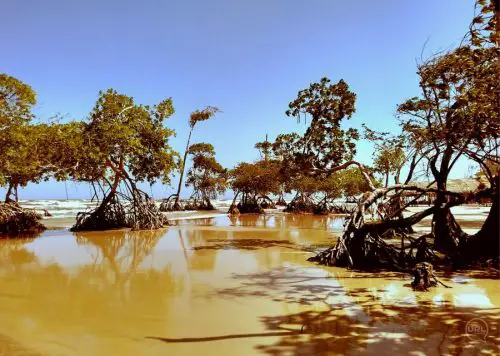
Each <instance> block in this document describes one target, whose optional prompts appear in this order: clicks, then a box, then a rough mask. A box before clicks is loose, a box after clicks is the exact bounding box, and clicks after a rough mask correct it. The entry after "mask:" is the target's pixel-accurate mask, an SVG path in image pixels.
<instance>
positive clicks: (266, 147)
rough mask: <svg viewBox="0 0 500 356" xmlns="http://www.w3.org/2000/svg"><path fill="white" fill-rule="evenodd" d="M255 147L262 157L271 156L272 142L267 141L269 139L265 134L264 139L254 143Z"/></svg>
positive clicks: (267, 157)
mask: <svg viewBox="0 0 500 356" xmlns="http://www.w3.org/2000/svg"><path fill="white" fill-rule="evenodd" d="M255 148H256V149H257V150H258V151H259V153H260V156H261V158H262V159H264V160H268V159H269V158H271V153H272V148H273V144H272V143H271V142H269V140H268V139H267V135H266V139H265V140H264V141H262V142H257V143H256V144H255Z"/></svg>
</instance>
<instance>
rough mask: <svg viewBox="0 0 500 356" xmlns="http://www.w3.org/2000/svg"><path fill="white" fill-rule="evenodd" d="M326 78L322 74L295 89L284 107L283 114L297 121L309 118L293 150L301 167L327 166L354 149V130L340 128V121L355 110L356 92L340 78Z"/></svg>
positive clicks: (348, 158) (348, 155)
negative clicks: (291, 99)
mask: <svg viewBox="0 0 500 356" xmlns="http://www.w3.org/2000/svg"><path fill="white" fill-rule="evenodd" d="M330 82H331V81H330V79H328V78H322V79H321V80H320V82H319V83H312V84H311V85H310V86H309V88H307V89H304V90H301V91H299V93H298V95H297V98H296V99H295V100H293V101H292V102H290V104H289V110H287V111H286V115H287V116H293V117H296V118H297V120H299V121H300V120H301V119H304V120H305V119H307V117H310V118H311V123H310V125H309V127H308V128H307V130H306V132H305V134H304V136H303V137H302V139H301V140H300V141H299V142H298V144H299V145H298V147H297V148H298V149H296V150H294V151H293V159H294V161H295V162H296V164H297V165H299V166H302V167H303V169H307V170H311V169H316V170H328V169H331V168H333V167H335V166H338V165H339V164H341V163H342V162H343V161H347V160H350V159H352V158H353V157H354V155H355V153H356V145H355V141H356V140H357V139H358V138H359V134H358V131H357V130H356V129H353V128H349V129H347V130H343V129H342V128H341V122H342V121H343V120H347V119H350V118H351V116H352V115H353V114H354V112H355V102H356V94H354V93H353V92H351V91H350V90H349V86H348V85H347V83H345V82H344V81H343V80H340V81H339V82H338V83H336V84H330Z"/></svg>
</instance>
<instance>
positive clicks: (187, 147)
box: [174, 128, 193, 210]
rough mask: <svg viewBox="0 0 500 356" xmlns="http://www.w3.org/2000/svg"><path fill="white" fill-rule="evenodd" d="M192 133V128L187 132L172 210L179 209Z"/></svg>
mask: <svg viewBox="0 0 500 356" xmlns="http://www.w3.org/2000/svg"><path fill="white" fill-rule="evenodd" d="M192 133H193V128H191V130H189V136H188V140H187V144H186V150H185V151H184V158H183V159H182V166H181V176H180V177H179V185H178V186H177V196H176V197H175V203H174V210H179V209H180V204H179V200H180V198H181V188H182V179H183V178H184V169H185V168H186V160H187V155H188V151H189V142H190V141H191V134H192Z"/></svg>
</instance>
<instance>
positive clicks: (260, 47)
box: [0, 0, 473, 199]
mask: <svg viewBox="0 0 500 356" xmlns="http://www.w3.org/2000/svg"><path fill="white" fill-rule="evenodd" d="M1 12H2V13H1V15H0V18H1V20H0V33H1V35H0V36H1V43H2V45H1V46H0V72H5V73H8V74H9V75H12V76H14V77H17V78H19V79H21V80H22V81H24V82H26V83H28V84H30V85H31V86H32V87H33V88H34V89H35V90H36V92H37V93H38V105H37V107H36V111H35V112H36V114H37V115H38V116H39V117H40V118H47V117H49V116H51V115H53V114H55V113H61V114H65V115H66V116H67V117H68V118H71V119H76V120H81V119H85V117H86V116H87V114H88V113H89V111H90V110H91V108H92V106H93V104H94V102H95V100H96V98H97V93H98V91H99V90H103V89H107V88H114V89H116V90H118V91H120V92H123V93H124V94H127V95H131V96H133V97H134V98H135V100H136V101H137V102H139V103H143V104H155V103H157V102H159V101H160V100H161V99H163V98H165V97H172V98H173V101H174V106H175V108H176V114H175V115H174V116H173V117H171V118H170V119H168V121H167V125H168V126H169V127H172V128H174V129H175V130H176V132H177V136H176V137H175V138H174V139H173V140H172V145H173V146H174V148H176V149H177V150H179V151H182V150H183V149H184V146H185V140H186V138H187V131H188V124H187V121H188V116H189V113H190V112H191V111H193V110H195V109H198V108H203V107H204V106H206V105H214V106H218V107H220V108H221V109H222V110H223V113H222V114H220V115H218V116H217V117H216V118H215V119H214V120H211V121H207V122H203V123H200V124H199V126H198V127H197V128H196V131H195V132H194V134H193V142H201V141H206V142H210V143H212V144H213V145H214V146H215V148H216V151H217V158H218V159H219V161H220V162H221V163H222V164H223V165H224V166H226V167H232V166H234V165H235V164H236V163H237V162H240V161H251V160H254V159H256V158H257V157H258V153H257V152H256V150H255V149H254V148H253V146H254V144H255V142H257V141H259V140H262V139H263V138H264V136H265V134H266V133H267V134H269V136H270V138H274V137H275V136H276V135H277V134H279V133H282V132H290V131H299V132H301V131H303V129H304V127H303V126H301V125H299V124H297V123H296V121H295V120H294V119H291V118H287V117H286V116H285V114H284V112H285V110H286V109H287V106H288V103H289V102H290V101H291V100H292V99H294V97H295V96H296V94H297V91H298V90H300V89H303V88H305V87H306V86H308V85H309V83H310V82H312V81H318V80H319V79H320V78H321V77H323V76H327V77H329V78H330V79H332V80H333V81H337V80H339V79H341V78H343V79H344V80H345V81H346V82H347V83H348V84H349V85H350V87H351V88H352V90H353V91H354V92H356V94H357V97H358V101H357V112H356V114H355V116H354V117H353V119H351V120H350V121H349V123H348V125H349V126H353V127H360V126H361V123H366V124H367V125H368V126H369V127H371V128H373V129H376V130H397V121H396V119H395V118H394V112H395V109H396V105H397V104H398V103H400V102H401V101H402V100H404V99H405V98H408V97H411V96H414V95H417V94H418V80H417V76H416V74H415V72H416V69H415V63H416V60H417V59H418V58H420V56H421V53H422V50H423V47H424V44H426V47H425V51H424V56H425V54H427V55H430V54H432V53H433V52H435V51H438V50H442V49H445V48H450V47H452V46H454V45H456V44H457V43H458V42H459V41H460V39H461V38H462V36H463V34H464V33H465V31H466V30H467V27H468V24H469V22H470V20H471V18H472V15H473V1H472V0H470V1H456V0H440V1H435V0H425V1H424V0H421V1H401V0H392V1H390V0H378V1H369V0H360V1H340V0H309V1H306V0H302V1H298V0H251V1H250V0H246V1H239V0H213V1H201V0H198V1H194V0H184V1H180V0H179V1H160V0H155V1H153V0H143V1H131V0H120V1H115V0H113V1H109V0H108V1H102V0H101V1H95V0H86V1H71V0H57V1H56V0H46V1H38V0H31V1H27V0H16V1H8V2H5V3H3V4H2V10H1ZM371 154H372V150H371V147H370V146H369V145H367V144H363V143H362V144H360V145H359V153H358V158H359V159H360V160H362V161H364V162H367V163H368V162H369V161H370V157H371ZM464 165H465V163H464ZM464 167H465V166H461V167H459V168H461V169H457V170H456V173H455V176H456V177H460V178H461V177H463V171H464V169H463V168H464ZM173 183H174V184H173V185H175V183H176V178H173ZM67 187H68V193H69V197H70V198H82V197H86V196H87V194H88V187H86V186H78V185H76V184H75V183H72V182H68V183H67ZM148 190H149V189H148ZM172 190H173V188H168V187H162V186H160V185H157V186H155V187H153V193H154V196H155V197H162V196H166V195H168V194H169V192H170V191H172ZM0 193H1V192H0ZM186 194H187V192H186ZM20 195H21V198H25V199H27V198H65V197H66V193H65V189H64V184H63V183H56V182H44V183H41V184H39V185H34V184H32V185H30V186H28V187H27V188H26V189H24V190H22V191H20Z"/></svg>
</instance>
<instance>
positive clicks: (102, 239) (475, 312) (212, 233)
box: [0, 215, 500, 356]
mask: <svg viewBox="0 0 500 356" xmlns="http://www.w3.org/2000/svg"><path fill="white" fill-rule="evenodd" d="M341 226H342V220H337V219H334V218H331V217H329V218H325V217H312V216H291V215H276V216H246V217H239V218H231V219H230V218H228V217H226V216H222V217H214V218H209V219H198V220H186V221H178V222H177V225H176V226H172V227H170V228H168V229H166V230H162V231H155V232H128V231H112V232H109V231H108V232H95V233H78V234H72V233H70V232H68V231H64V230H59V231H47V232H45V233H43V234H42V235H41V236H40V237H38V238H36V239H30V240H4V241H0V318H1V319H0V320H1V323H0V355H175V356H176V355H255V354H263V355H335V354H377V355H379V354H383V353H385V354H386V355H434V354H453V355H455V354H464V355H469V354H470V355H474V354H478V353H485V354H495V352H496V353H497V354H498V351H499V350H498V348H497V346H498V342H499V340H500V332H499V327H498V326H499V325H498V324H499V321H500V320H499V319H500V314H499V311H500V309H499V307H500V284H499V283H498V280H497V279H495V278H494V275H491V274H488V273H485V272H473V273H471V272H468V273H456V274H453V275H443V274H440V277H441V279H442V280H443V281H444V282H445V283H447V284H449V285H451V286H452V287H453V288H451V289H446V288H442V287H439V288H435V289H433V290H431V291H430V292H413V291H412V290H411V288H410V287H409V282H410V278H409V276H405V275H402V274H398V273H378V274H367V273H360V272H353V271H347V270H345V269H339V268H323V267H318V266H315V265H313V264H311V263H309V262H307V261H306V258H307V257H308V256H310V254H311V252H310V251H312V250H314V249H316V248H319V247H322V246H327V245H330V244H331V243H332V239H333V238H334V236H335V234H336V233H337V232H338V231H339V230H340V228H341ZM474 318H480V319H475V320H473V319H474ZM471 320H472V322H471V323H469V332H468V333H467V322H469V321H471ZM474 326H475V327H476V329H474ZM483 337H485V340H483Z"/></svg>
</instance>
